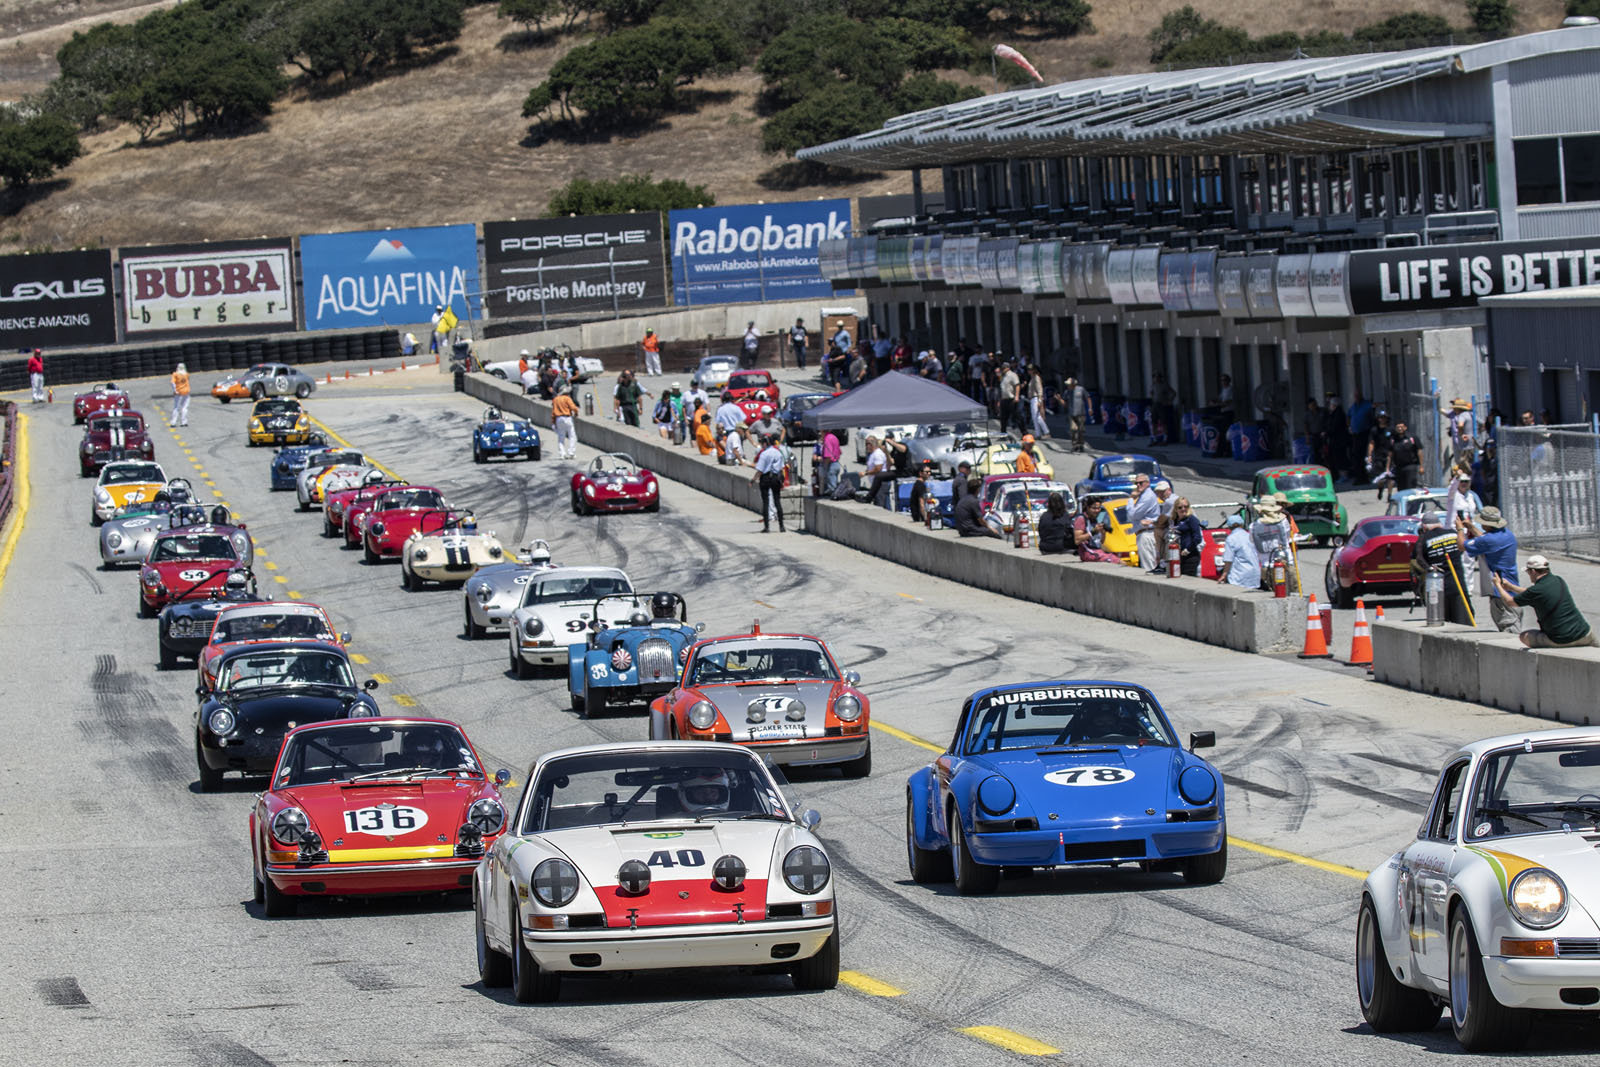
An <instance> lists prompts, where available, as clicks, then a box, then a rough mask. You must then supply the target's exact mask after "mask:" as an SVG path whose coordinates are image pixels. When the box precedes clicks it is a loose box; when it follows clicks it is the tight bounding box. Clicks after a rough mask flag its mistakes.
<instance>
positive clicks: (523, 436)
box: [472, 408, 539, 463]
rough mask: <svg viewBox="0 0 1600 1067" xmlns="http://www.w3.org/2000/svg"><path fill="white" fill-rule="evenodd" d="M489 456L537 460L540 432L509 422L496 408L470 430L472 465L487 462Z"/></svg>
mask: <svg viewBox="0 0 1600 1067" xmlns="http://www.w3.org/2000/svg"><path fill="white" fill-rule="evenodd" d="M491 456H504V457H505V458H506V459H515V458H516V457H518V456H527V457H528V458H529V459H538V458H539V431H538V430H535V429H534V428H533V426H532V425H530V424H529V423H526V422H523V421H522V420H521V419H508V418H506V417H504V416H503V415H501V414H500V412H499V410H498V409H496V408H490V409H489V410H488V411H485V412H484V413H483V420H482V421H481V422H479V423H478V425H476V426H474V427H473V428H472V462H474V463H487V462H489V458H490V457H491Z"/></svg>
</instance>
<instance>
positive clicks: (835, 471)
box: [817, 430, 843, 496]
mask: <svg viewBox="0 0 1600 1067" xmlns="http://www.w3.org/2000/svg"><path fill="white" fill-rule="evenodd" d="M842 455H843V450H842V449H841V448H840V447H839V438H838V436H837V435H836V434H835V433H834V432H833V431H832V430H826V431H824V432H823V434H822V437H821V439H820V440H818V441H817V462H818V463H819V464H820V465H821V469H820V470H819V471H818V475H819V477H820V479H821V482H822V492H823V494H824V495H826V496H832V495H833V491H834V490H835V489H837V488H838V487H839V472H840V462H839V461H840V458H841V456H842Z"/></svg>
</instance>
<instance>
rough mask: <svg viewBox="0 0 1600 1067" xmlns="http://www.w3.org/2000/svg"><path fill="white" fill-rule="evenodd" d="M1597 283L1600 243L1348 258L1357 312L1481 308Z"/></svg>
mask: <svg viewBox="0 0 1600 1067" xmlns="http://www.w3.org/2000/svg"><path fill="white" fill-rule="evenodd" d="M1596 284H1600V238H1594V237H1569V238H1549V239H1546V240H1538V241H1496V242H1493V243H1485V244H1463V245H1426V246H1423V247H1420V248H1415V247H1414V248H1386V249H1381V250H1377V249H1375V250H1371V251H1361V252H1351V253H1350V270H1349V286H1350V307H1351V310H1352V311H1353V312H1354V313H1355V314H1357V315H1372V314H1379V313H1382V312H1385V311H1419V310H1432V309H1437V308H1468V307H1476V306H1477V303H1478V299H1479V298H1480V297H1485V296H1501V295H1503V294H1506V293H1531V292H1536V291H1538V290H1541V289H1570V288H1573V287H1574V286H1579V285H1596Z"/></svg>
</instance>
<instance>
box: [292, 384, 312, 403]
mask: <svg viewBox="0 0 1600 1067" xmlns="http://www.w3.org/2000/svg"><path fill="white" fill-rule="evenodd" d="M294 395H295V396H297V397H299V398H300V399H301V400H304V399H305V398H306V397H308V396H310V395H311V383H310V382H301V383H300V384H299V385H297V386H295V387H294Z"/></svg>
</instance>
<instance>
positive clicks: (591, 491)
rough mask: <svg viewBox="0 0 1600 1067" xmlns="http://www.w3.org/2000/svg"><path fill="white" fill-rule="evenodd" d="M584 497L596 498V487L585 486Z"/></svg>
mask: <svg viewBox="0 0 1600 1067" xmlns="http://www.w3.org/2000/svg"><path fill="white" fill-rule="evenodd" d="M583 495H584V496H594V486H592V485H585V486H584V487H583Z"/></svg>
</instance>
